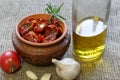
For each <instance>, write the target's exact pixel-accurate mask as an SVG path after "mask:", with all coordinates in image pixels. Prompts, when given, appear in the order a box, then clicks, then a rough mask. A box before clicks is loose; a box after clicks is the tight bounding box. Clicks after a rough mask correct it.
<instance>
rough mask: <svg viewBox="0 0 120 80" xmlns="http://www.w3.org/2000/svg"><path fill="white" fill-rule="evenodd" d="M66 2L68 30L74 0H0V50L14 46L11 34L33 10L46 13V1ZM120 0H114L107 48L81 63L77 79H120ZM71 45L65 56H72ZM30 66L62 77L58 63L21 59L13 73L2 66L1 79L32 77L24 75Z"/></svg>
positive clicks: (39, 75) (35, 71)
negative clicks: (96, 58) (40, 63)
mask: <svg viewBox="0 0 120 80" xmlns="http://www.w3.org/2000/svg"><path fill="white" fill-rule="evenodd" d="M88 1H89V0H88ZM49 2H50V3H51V4H53V5H60V4H61V3H64V6H63V7H62V11H61V14H62V15H63V16H65V18H67V21H66V23H67V26H68V28H69V31H71V27H72V0H0V54H1V53H3V52H4V51H6V50H14V48H13V45H12V42H11V35H12V32H13V30H14V28H15V26H16V24H17V23H18V21H19V20H20V19H21V18H23V17H25V16H27V15H30V14H34V13H44V10H43V9H44V8H45V6H46V4H47V3H49ZM119 36H120V0H112V5H111V11H110V19H109V26H108V32H107V40H106V49H105V52H104V55H103V56H102V58H101V59H100V60H99V61H97V62H94V63H86V64H81V71H80V74H79V76H78V78H77V79H76V80H120V76H119V75H120V68H119V67H120V61H119V60H120V38H119ZM71 47H72V46H70V48H69V50H68V51H67V52H66V54H65V56H64V57H72V55H71V54H72V49H71ZM26 70H31V71H33V72H34V73H36V75H37V76H38V77H39V79H40V78H41V76H42V75H43V74H44V73H48V72H49V73H51V74H52V77H51V80H61V79H60V78H59V77H58V76H57V75H56V72H55V66H54V65H51V66H34V65H31V64H28V63H26V62H24V61H23V62H22V67H21V69H20V70H19V71H18V72H16V73H14V74H6V73H4V72H3V71H2V70H1V69H0V80H30V79H29V78H27V76H26V75H25V71H26Z"/></svg>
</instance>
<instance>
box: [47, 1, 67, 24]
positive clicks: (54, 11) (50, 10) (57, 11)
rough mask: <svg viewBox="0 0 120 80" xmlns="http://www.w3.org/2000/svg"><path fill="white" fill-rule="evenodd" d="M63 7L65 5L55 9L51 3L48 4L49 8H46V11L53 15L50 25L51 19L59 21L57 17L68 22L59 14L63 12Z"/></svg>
mask: <svg viewBox="0 0 120 80" xmlns="http://www.w3.org/2000/svg"><path fill="white" fill-rule="evenodd" d="M62 6H63V3H62V4H61V5H60V6H59V7H55V6H54V7H53V6H52V5H51V4H50V3H49V4H47V7H46V8H45V10H46V11H47V13H49V14H51V16H50V18H49V20H48V23H50V21H51V19H52V18H54V19H57V17H59V18H61V19H63V20H66V19H65V18H64V17H62V16H61V15H60V14H59V12H60V10H61V7H62Z"/></svg>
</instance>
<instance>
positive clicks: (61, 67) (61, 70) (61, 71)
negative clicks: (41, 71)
mask: <svg viewBox="0 0 120 80" xmlns="http://www.w3.org/2000/svg"><path fill="white" fill-rule="evenodd" d="M52 63H54V64H55V65H56V73H57V75H58V76H59V77H60V78H62V79H63V80H73V79H75V78H76V77H77V76H78V74H79V72H80V64H79V63H78V62H77V61H75V60H74V59H72V58H64V59H62V60H57V59H52Z"/></svg>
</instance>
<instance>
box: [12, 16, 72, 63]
mask: <svg viewBox="0 0 120 80" xmlns="http://www.w3.org/2000/svg"><path fill="white" fill-rule="evenodd" d="M49 17H50V14H34V15H30V16H27V17H25V18H23V19H22V20H21V21H20V22H19V23H18V24H17V26H16V28H15V31H14V32H13V34H12V43H13V46H14V48H15V50H16V52H17V53H18V54H19V55H20V56H21V57H22V58H23V60H25V61H27V62H28V63H31V64H34V65H50V64H52V62H51V60H52V58H56V59H61V58H62V56H63V55H64V54H65V52H66V51H67V50H68V48H69V45H70V34H69V33H68V30H67V26H66V24H65V22H64V21H62V20H61V19H60V20H61V22H60V23H59V24H60V25H61V26H62V28H63V34H62V35H61V36H60V37H59V38H58V39H56V40H54V41H51V42H47V43H34V42H30V41H27V40H25V39H24V38H22V37H21V36H20V34H19V32H18V26H19V25H22V24H24V23H25V22H26V21H27V20H28V19H29V18H34V19H38V18H46V19H49Z"/></svg>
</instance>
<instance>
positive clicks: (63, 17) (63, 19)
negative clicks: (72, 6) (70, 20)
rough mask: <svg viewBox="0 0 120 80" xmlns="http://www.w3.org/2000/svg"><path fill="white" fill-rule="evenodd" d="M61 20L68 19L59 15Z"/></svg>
mask: <svg viewBox="0 0 120 80" xmlns="http://www.w3.org/2000/svg"><path fill="white" fill-rule="evenodd" d="M58 16H59V17H60V18H62V19H63V20H66V18H64V17H62V16H61V15H58Z"/></svg>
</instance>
